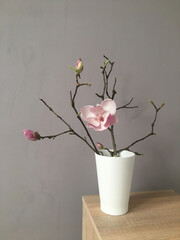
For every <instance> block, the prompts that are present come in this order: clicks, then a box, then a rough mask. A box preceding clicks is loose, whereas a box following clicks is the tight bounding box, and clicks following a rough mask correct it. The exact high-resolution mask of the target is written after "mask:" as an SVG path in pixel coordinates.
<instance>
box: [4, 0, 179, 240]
mask: <svg viewBox="0 0 180 240" xmlns="http://www.w3.org/2000/svg"><path fill="white" fill-rule="evenodd" d="M179 12H180V1H179V0H177V1H176V0H148V1H147V0H119V1H118V0H111V1H109V0H98V1H97V0H96V1H95V0H93V1H83V0H77V1H74V0H69V1H68V0H64V1H63V0H31V1H29V0H0V109H1V111H0V112H1V114H0V122H1V124H0V136H1V138H0V146H1V158H0V239H1V240H11V239H13V240H24V239H26V240H49V239H51V240H59V239H61V240H79V239H81V196H82V195H85V194H97V193H98V188H97V179H96V169H95V162H94V154H93V152H91V150H90V149H89V148H88V147H86V145H84V143H82V142H81V141H80V140H79V139H77V138H76V137H73V136H68V135H67V136H66V135H65V136H63V137H62V138H58V139H56V140H54V141H53V140H44V141H39V142H29V141H27V140H26V139H25V138H24V137H23V134H22V129H27V128H28V129H33V130H38V131H39V132H40V133H41V135H46V134H55V133H58V132H61V131H64V130H66V128H65V127H64V125H63V124H62V123H61V122H60V121H58V119H56V117H55V116H54V115H53V114H51V113H50V112H49V111H48V109H47V108H46V107H45V106H43V104H42V103H41V102H40V101H39V97H42V98H44V99H45V100H46V101H47V102H48V103H49V104H50V105H51V106H53V108H54V109H55V110H56V111H57V112H58V113H60V114H61V115H62V116H64V118H65V119H67V121H69V123H71V124H72V126H73V127H74V128H75V129H76V130H77V131H78V132H79V133H81V134H84V133H83V130H82V128H81V126H80V124H79V122H78V121H77V120H76V118H75V116H74V113H73V111H72V109H71V107H70V105H69V90H70V89H73V88H74V75H73V72H72V71H71V70H69V68H68V65H71V66H73V65H75V62H76V61H77V59H78V58H79V57H81V58H82V59H83V62H84V66H85V67H84V72H83V73H82V79H83V80H84V81H88V82H91V83H92V87H91V89H87V88H84V89H81V90H80V94H79V97H78V99H77V106H78V108H80V107H82V106H83V105H85V104H96V103H97V102H99V99H98V98H96V97H95V96H94V92H95V91H98V90H99V91H100V89H101V73H100V69H99V66H100V65H101V64H102V62H103V60H104V59H103V54H106V55H107V56H109V57H110V58H111V59H112V60H113V61H115V67H114V72H113V74H112V77H113V78H112V79H114V77H115V76H116V77H117V78H118V83H117V90H118V93H119V95H118V96H117V98H116V101H117V104H118V106H121V105H123V104H125V103H127V102H128V101H129V100H130V99H131V97H134V104H137V105H138V106H139V108H138V109H135V110H121V111H119V112H118V117H119V123H118V125H116V127H115V130H116V138H117V142H118V145H119V147H121V146H122V147H123V146H126V145H127V144H129V143H130V142H132V141H133V140H135V139H138V138H139V137H142V136H144V135H145V134H147V133H149V130H150V124H151V122H152V119H153V116H154V110H153V107H152V106H151V104H150V103H149V100H150V99H153V100H154V101H155V102H156V103H157V104H158V105H160V104H161V103H163V102H165V103H166V106H165V108H164V109H163V110H162V111H161V112H160V113H159V116H158V120H157V125H156V130H155V131H156V133H157V136H155V137H151V138H149V139H147V140H146V141H144V142H141V143H139V144H137V145H136V146H135V147H134V148H133V150H135V151H139V152H142V153H143V154H144V157H137V159H136V164H135V171H134V177H133V185H132V190H133V191H142V190H152V189H169V188H172V189H174V190H176V191H177V192H180V174H179V173H180V159H179V155H180V148H179V133H180V131H179V123H180V121H179V120H180V110H179V109H180V108H179V104H180V94H179V90H180V14H179ZM91 132H92V134H93V136H94V138H95V139H96V141H102V142H104V143H106V144H109V145H110V138H109V135H108V132H102V133H96V132H93V130H91ZM104 139H105V140H104Z"/></svg>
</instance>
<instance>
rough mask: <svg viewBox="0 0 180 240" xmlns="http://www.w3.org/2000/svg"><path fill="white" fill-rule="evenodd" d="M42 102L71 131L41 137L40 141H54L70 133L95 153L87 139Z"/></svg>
mask: <svg viewBox="0 0 180 240" xmlns="http://www.w3.org/2000/svg"><path fill="white" fill-rule="evenodd" d="M40 101H41V102H43V103H44V105H45V106H46V107H47V108H48V109H49V111H51V112H52V113H53V114H54V115H55V116H56V117H58V118H59V119H60V120H61V121H62V122H63V123H64V124H65V125H66V126H67V127H68V128H69V130H67V131H65V132H62V133H59V134H56V135H50V136H45V137H42V136H40V139H44V138H49V139H51V138H52V139H54V138H56V137H58V136H61V135H63V134H66V133H69V134H71V135H75V136H77V137H79V138H80V139H81V140H82V141H83V142H85V143H86V144H87V145H88V146H89V147H90V148H91V149H92V150H93V151H94V148H93V147H92V146H91V145H90V144H89V142H88V141H87V139H86V138H85V137H82V136H80V135H79V134H78V133H77V132H76V131H75V130H74V129H73V128H72V127H71V126H70V125H69V124H68V123H67V122H66V121H65V120H64V119H63V118H62V117H61V116H60V115H58V114H57V113H56V112H55V111H54V110H53V109H52V108H51V107H50V106H49V105H48V104H47V103H46V102H45V101H44V100H43V99H42V98H41V99H40Z"/></svg>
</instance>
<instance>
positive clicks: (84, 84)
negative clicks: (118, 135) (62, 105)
mask: <svg viewBox="0 0 180 240" xmlns="http://www.w3.org/2000/svg"><path fill="white" fill-rule="evenodd" d="M78 78H80V75H79V74H78V75H76V88H75V91H74V95H72V91H70V98H71V106H72V108H73V109H74V111H75V113H76V116H77V118H78V119H79V121H80V122H81V124H82V126H83V128H84V129H85V131H86V134H87V136H88V137H89V139H90V141H91V143H92V145H93V149H94V152H96V153H97V154H98V150H97V148H96V145H95V143H94V141H93V139H92V137H91V135H90V133H89V131H88V129H87V127H86V125H85V124H84V122H83V120H82V119H81V117H80V115H79V113H78V111H77V109H76V106H75V98H76V95H77V92H78V88H79V87H81V86H89V87H90V86H91V84H90V83H79V80H78Z"/></svg>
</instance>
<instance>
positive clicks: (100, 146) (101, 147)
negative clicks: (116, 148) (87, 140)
mask: <svg viewBox="0 0 180 240" xmlns="http://www.w3.org/2000/svg"><path fill="white" fill-rule="evenodd" d="M96 146H97V148H99V149H103V148H104V147H103V145H102V144H101V143H99V142H97V143H96Z"/></svg>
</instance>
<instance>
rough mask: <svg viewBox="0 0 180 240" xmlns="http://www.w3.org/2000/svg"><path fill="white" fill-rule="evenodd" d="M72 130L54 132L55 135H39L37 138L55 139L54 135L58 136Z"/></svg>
mask: <svg viewBox="0 0 180 240" xmlns="http://www.w3.org/2000/svg"><path fill="white" fill-rule="evenodd" d="M72 132H73V131H72V130H67V131H65V132H62V133H58V134H55V135H49V136H40V137H39V138H40V139H45V138H48V139H55V138H56V137H59V136H61V135H63V134H66V133H72Z"/></svg>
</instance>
